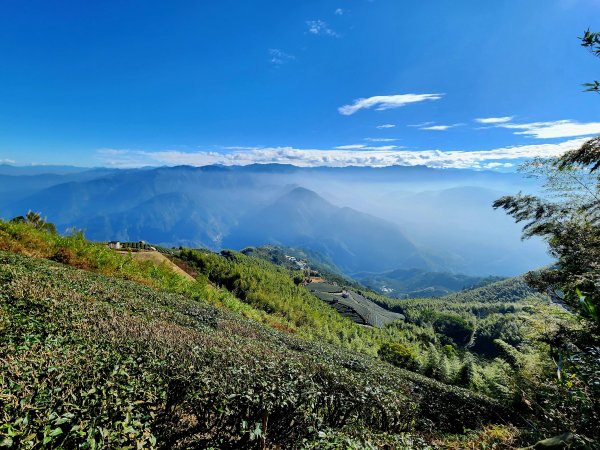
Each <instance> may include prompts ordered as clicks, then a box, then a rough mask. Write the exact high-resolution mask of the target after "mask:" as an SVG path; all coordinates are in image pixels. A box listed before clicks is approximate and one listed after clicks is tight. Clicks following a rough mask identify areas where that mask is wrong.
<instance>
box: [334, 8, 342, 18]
mask: <svg viewBox="0 0 600 450" xmlns="http://www.w3.org/2000/svg"><path fill="white" fill-rule="evenodd" d="M335 15H336V16H343V15H344V10H343V9H342V8H338V9H336V10H335Z"/></svg>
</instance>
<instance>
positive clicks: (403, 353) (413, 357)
mask: <svg viewBox="0 0 600 450" xmlns="http://www.w3.org/2000/svg"><path fill="white" fill-rule="evenodd" d="M377 354H378V355H379V357H380V358H381V359H383V360H384V361H387V362H389V363H390V364H393V365H394V366H397V367H403V368H405V369H409V370H414V369H416V368H417V367H418V362H417V354H416V353H415V351H414V350H413V349H412V348H410V347H409V346H407V345H404V344H401V343H399V342H386V343H384V344H383V345H382V346H381V348H380V349H379V351H378V352H377Z"/></svg>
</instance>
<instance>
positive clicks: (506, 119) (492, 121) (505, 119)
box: [475, 116, 513, 125]
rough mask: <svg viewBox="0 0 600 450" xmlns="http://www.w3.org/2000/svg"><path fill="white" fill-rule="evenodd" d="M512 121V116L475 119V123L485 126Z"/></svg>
mask: <svg viewBox="0 0 600 450" xmlns="http://www.w3.org/2000/svg"><path fill="white" fill-rule="evenodd" d="M512 119H513V116H506V117H483V118H479V119H475V122H479V123H483V124H487V125H495V124H498V123H506V122H510V121H511V120H512Z"/></svg>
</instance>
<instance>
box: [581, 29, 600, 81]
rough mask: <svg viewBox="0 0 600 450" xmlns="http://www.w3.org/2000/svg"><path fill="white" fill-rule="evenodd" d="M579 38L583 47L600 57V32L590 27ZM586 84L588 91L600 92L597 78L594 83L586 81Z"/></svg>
mask: <svg viewBox="0 0 600 450" xmlns="http://www.w3.org/2000/svg"><path fill="white" fill-rule="evenodd" d="M579 40H580V41H581V46H582V47H586V48H588V49H589V50H590V52H591V53H592V54H593V55H595V56H598V57H600V33H597V32H593V31H590V30H589V29H588V30H587V31H586V32H585V33H584V35H583V37H580V38H579ZM584 86H585V87H586V91H591V92H599V93H600V82H599V81H597V80H596V81H593V82H592V83H585V84H584Z"/></svg>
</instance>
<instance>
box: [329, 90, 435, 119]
mask: <svg viewBox="0 0 600 450" xmlns="http://www.w3.org/2000/svg"><path fill="white" fill-rule="evenodd" d="M443 95H444V94H398V95H376V96H374V97H369V98H359V99H356V100H354V102H353V103H352V104H351V105H344V106H341V107H339V108H338V111H339V113H340V114H343V115H344V116H349V115H351V114H354V113H355V112H357V111H360V110H361V109H370V108H373V107H374V108H375V109H376V110H377V111H384V110H386V109H393V108H400V107H401V106H404V105H408V104H410V103H419V102H423V101H426V100H439V99H441V98H442V96H443Z"/></svg>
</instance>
